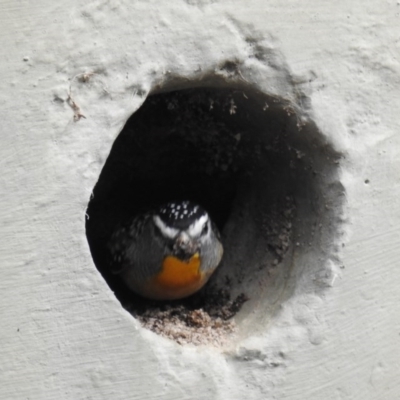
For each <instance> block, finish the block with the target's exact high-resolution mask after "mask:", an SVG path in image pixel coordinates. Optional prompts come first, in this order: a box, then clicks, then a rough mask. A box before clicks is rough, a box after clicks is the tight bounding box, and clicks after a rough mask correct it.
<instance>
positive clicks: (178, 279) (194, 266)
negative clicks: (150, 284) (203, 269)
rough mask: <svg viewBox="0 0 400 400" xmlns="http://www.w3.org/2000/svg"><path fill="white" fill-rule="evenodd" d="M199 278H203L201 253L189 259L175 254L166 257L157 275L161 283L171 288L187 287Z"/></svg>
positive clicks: (158, 281) (157, 279)
mask: <svg viewBox="0 0 400 400" xmlns="http://www.w3.org/2000/svg"><path fill="white" fill-rule="evenodd" d="M199 280H201V273H200V257H199V253H196V254H195V255H193V256H192V258H190V259H189V260H187V261H182V260H180V259H179V258H176V257H173V256H168V257H165V259H164V262H163V265H162V270H161V273H159V274H158V275H157V277H156V281H157V283H158V284H159V285H161V286H164V287H170V288H180V287H185V286H187V285H192V284H193V283H196V282H198V281H199Z"/></svg>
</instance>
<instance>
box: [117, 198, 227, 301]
mask: <svg viewBox="0 0 400 400" xmlns="http://www.w3.org/2000/svg"><path fill="white" fill-rule="evenodd" d="M109 250H110V254H111V269H112V271H114V272H115V273H120V274H121V276H122V278H123V280H124V281H125V283H126V284H127V285H128V287H129V288H130V289H131V290H133V291H135V292H137V293H139V294H143V293H142V291H143V285H144V283H146V282H148V281H149V279H151V278H152V277H154V276H156V275H157V274H158V273H159V272H160V271H161V269H162V264H163V259H164V257H166V256H168V255H173V256H175V257H177V258H180V259H185V256H186V255H185V253H188V254H187V258H190V257H191V256H192V255H193V254H194V253H195V252H198V253H199V254H200V270H201V271H202V272H203V273H205V274H206V278H205V279H206V281H207V279H208V277H209V276H210V275H211V274H212V272H213V271H214V270H215V268H216V267H217V266H218V264H219V263H220V261H221V258H222V254H223V247H222V244H221V241H220V236H219V232H218V229H217V227H216V226H215V225H214V223H213V222H212V221H211V220H210V218H209V216H208V214H207V212H206V211H205V210H204V209H203V208H202V207H200V206H199V205H196V204H194V203H190V202H175V203H173V202H172V203H168V204H167V205H163V206H162V207H160V208H159V209H158V210H156V211H153V212H149V213H145V214H141V215H139V216H136V217H135V218H134V219H133V220H132V221H131V223H129V224H128V225H127V226H125V227H120V228H118V229H117V230H116V231H115V232H114V234H113V235H112V238H111V240H110V242H109Z"/></svg>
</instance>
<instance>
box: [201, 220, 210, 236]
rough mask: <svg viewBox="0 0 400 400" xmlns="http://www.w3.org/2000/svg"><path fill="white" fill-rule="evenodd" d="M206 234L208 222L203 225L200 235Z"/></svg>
mask: <svg viewBox="0 0 400 400" xmlns="http://www.w3.org/2000/svg"><path fill="white" fill-rule="evenodd" d="M207 233H208V222H206V223H205V224H204V225H203V229H202V230H201V235H206V234H207Z"/></svg>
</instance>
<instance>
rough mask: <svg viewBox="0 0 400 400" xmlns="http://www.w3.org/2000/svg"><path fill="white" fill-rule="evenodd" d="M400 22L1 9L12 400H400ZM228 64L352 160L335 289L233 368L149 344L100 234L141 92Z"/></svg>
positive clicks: (309, 7) (49, 5)
mask: <svg viewBox="0 0 400 400" xmlns="http://www.w3.org/2000/svg"><path fill="white" fill-rule="evenodd" d="M399 15H400V3H399V2H396V1H382V0H370V1H367V2H365V1H360V0H356V1H351V2H344V1H339V2H330V3H329V4H328V3H327V2H321V1H317V0H308V1H306V2H304V1H303V2H297V1H286V2H282V1H277V0H271V1H269V2H268V3H267V2H263V1H260V0H248V1H246V2H243V1H238V0H232V1H224V2H222V1H212V0H209V1H207V0H198V1H195V0H193V1H192V0H187V1H169V2H160V1H153V0H149V1H119V2H108V1H100V0H99V1H92V2H89V3H88V4H86V3H85V4H83V3H82V2H78V1H76V0H66V1H64V2H53V1H49V0H39V1H37V2H29V3H28V2H14V1H3V2H2V4H0V27H1V28H0V29H1V35H0V43H1V45H0V54H1V60H2V61H1V63H0V72H1V73H0V76H1V80H0V106H1V107H0V115H1V124H0V127H1V133H0V134H1V147H0V152H1V158H0V162H1V165H2V168H1V172H2V173H1V178H0V188H1V207H0V216H1V232H2V240H1V244H0V251H1V267H2V269H1V279H0V293H1V301H0V313H1V314H0V315H1V322H2V323H1V327H0V338H1V348H0V382H1V384H0V398H1V399H54V398H58V399H60V400H61V399H74V400H75V399H113V400H115V399H128V398H132V399H159V398H162V399H190V400H200V399H238V400H239V399H247V400H250V399H274V398H276V399H307V400H320V399H363V400H365V399H371V400H372V399H385V400H386V399H387V400H391V399H393V400H394V399H398V398H399V397H400V374H399V359H400V312H399V306H398V304H399V302H400V291H399V290H398V288H399V287H400V274H399V273H398V271H397V268H398V265H397V264H398V263H399V262H400V246H399V241H400V231H399V229H398V225H399V222H400V201H399V198H400V179H399V171H400V136H399V134H398V132H399V131H400V113H399V110H400V100H399V99H400V96H399V90H400V53H399V48H400V24H399ZM248 37H251V38H253V39H254V38H257V42H258V43H261V44H263V45H265V46H267V47H269V48H272V49H274V50H275V51H276V53H277V54H279V56H280V58H281V59H280V63H283V65H286V70H285V71H283V72H284V74H283V75H281V73H282V71H281V70H280V69H278V70H277V71H274V70H273V69H271V68H267V67H266V66H264V67H263V64H262V62H260V61H259V60H256V59H254V58H253V57H251V55H252V54H251V51H250V47H249V43H248V42H246V38H248ZM232 59H235V60H237V61H238V62H239V63H241V65H242V67H243V69H242V74H243V75H244V77H245V78H246V80H249V81H251V82H254V83H256V84H257V85H259V86H260V87H262V88H263V89H264V90H268V92H269V93H272V94H276V95H279V96H284V97H289V98H291V96H292V94H291V93H292V91H293V87H292V88H291V87H288V85H287V82H288V79H287V78H288V76H289V77H290V80H292V81H293V82H294V83H295V84H296V85H297V87H299V89H301V90H302V91H304V92H305V93H306V94H307V95H308V96H309V98H310V99H311V110H310V111H309V115H310V117H312V119H313V120H314V121H315V122H316V123H317V125H318V127H319V128H320V129H321V130H322V131H323V132H324V133H325V134H326V135H327V136H328V137H329V140H330V141H331V142H332V143H334V145H335V146H336V148H337V149H338V150H340V151H341V152H343V153H344V154H345V158H344V159H343V161H342V164H341V169H342V175H341V176H342V184H343V185H344V189H345V194H346V200H347V204H346V216H347V220H346V221H345V223H344V225H343V226H342V228H343V237H342V239H341V240H342V241H343V242H344V243H345V247H344V248H343V249H342V250H341V252H340V253H339V254H340V259H338V260H337V265H343V266H344V267H345V268H344V269H340V273H339V274H338V276H337V279H336V280H335V281H334V282H333V283H332V281H330V284H332V287H329V288H327V289H326V290H323V291H313V290H310V291H309V292H308V293H307V294H304V291H302V294H301V296H300V295H296V293H295V294H294V295H293V296H292V298H291V299H290V300H289V301H287V302H286V303H285V304H284V306H283V307H282V310H281V312H280V313H279V315H278V317H277V318H276V319H275V320H274V321H270V323H269V324H268V325H266V326H265V330H264V332H263V333H262V334H259V333H258V334H257V335H254V336H253V337H250V338H248V339H247V340H245V341H243V342H241V343H239V344H237V347H235V348H234V349H229V350H227V351H225V352H223V351H220V350H216V349H212V348H195V347H189V346H187V347H182V346H178V345H176V344H175V343H172V342H169V341H168V340H166V339H162V338H160V337H157V336H156V335H155V334H153V333H151V332H148V331H146V330H144V329H142V328H140V326H139V324H138V323H137V322H136V321H135V320H134V319H133V318H132V317H131V316H130V315H129V314H128V313H127V312H125V311H124V310H123V309H121V307H120V305H119V303H118V302H117V301H116V299H115V298H114V296H113V293H111V291H110V290H109V288H108V286H107V285H106V283H105V282H104V281H103V279H102V278H101V276H100V275H99V273H98V272H97V270H96V268H95V267H94V265H93V263H92V261H91V256H90V252H89V249H88V244H87V241H86V236H85V225H84V215H85V209H86V206H87V202H88V200H89V197H90V193H91V190H92V188H93V186H94V185H95V183H96V180H97V178H98V175H99V173H100V171H101V168H102V166H103V164H104V162H105V160H106V158H107V155H108V153H109V150H110V146H111V145H112V142H113V140H114V139H115V137H116V136H117V135H118V133H119V131H120V130H121V129H122V127H123V125H124V123H125V121H126V119H127V118H128V117H129V115H131V113H132V112H134V111H135V110H136V109H137V108H138V107H139V106H140V104H141V102H142V101H143V100H144V98H145V96H142V97H140V96H139V94H140V92H141V91H144V92H145V93H147V92H148V91H150V90H153V89H155V88H157V87H159V86H160V85H163V84H165V83H168V82H170V81H171V79H173V78H174V77H186V78H188V79H200V78H201V77H202V76H203V74H205V73H210V72H212V71H214V70H216V69H218V66H219V65H221V63H223V62H225V61H227V60H232ZM281 65H282V64H281ZM90 72H94V73H95V75H93V76H91V78H90V79H89V81H88V82H86V83H81V82H79V79H75V80H73V77H74V76H76V75H79V74H83V73H90ZM288 74H289V75H288ZM284 78H285V79H284ZM71 82H72V84H71ZM70 85H71V88H72V97H73V99H74V100H75V102H76V104H77V105H79V107H80V110H81V112H82V113H83V114H84V116H85V117H86V119H84V118H82V119H81V120H80V121H74V119H73V110H72V109H71V107H70V106H69V105H68V103H67V93H68V90H69V87H70ZM366 180H368V181H369V183H365V181H366ZM315 262H316V261H315ZM335 271H336V270H335Z"/></svg>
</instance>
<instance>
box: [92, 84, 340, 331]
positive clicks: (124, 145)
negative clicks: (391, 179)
mask: <svg viewBox="0 0 400 400" xmlns="http://www.w3.org/2000/svg"><path fill="white" fill-rule="evenodd" d="M298 128H299V127H298V120H297V118H296V116H295V115H294V113H293V112H292V110H291V108H290V107H288V105H287V104H286V105H285V104H282V103H281V102H279V101H278V100H276V99H272V98H269V97H268V96H266V95H265V94H262V93H259V92H257V91H255V90H254V89H249V88H247V89H225V88H198V89H186V90H180V91H173V92H167V93H160V94H155V95H153V96H150V97H149V98H148V99H147V100H146V101H145V103H144V104H143V106H142V107H141V108H140V109H139V110H138V111H137V112H136V113H135V114H133V115H132V117H131V118H130V119H129V120H128V122H127V124H126V126H125V127H124V129H123V130H122V132H121V133H120V135H119V136H118V138H117V139H116V141H115V143H114V145H113V147H112V150H111V152H110V155H109V157H108V159H107V162H106V164H105V166H104V168H103V170H102V172H101V175H100V178H99V181H98V183H97V184H96V186H95V188H94V190H93V198H92V199H91V201H90V203H89V206H88V210H87V213H88V215H89V219H88V220H87V222H86V229H87V237H88V242H89V245H90V249H91V252H92V256H93V260H94V262H95V264H96V266H97V268H98V269H99V271H100V272H101V273H102V275H103V277H104V278H105V280H106V281H107V283H108V284H109V286H110V288H111V289H112V290H113V291H114V293H115V295H116V297H117V298H118V299H119V301H120V302H121V304H122V305H123V306H124V307H125V308H126V309H128V310H129V311H130V312H132V314H133V315H135V316H141V315H144V314H145V313H146V312H147V311H148V310H149V309H157V310H158V309H160V310H161V311H162V312H164V311H166V310H171V304H172V307H173V309H172V310H173V311H172V312H173V313H174V312H175V313H180V314H181V315H183V318H184V319H185V321H186V322H187V321H188V319H189V320H190V321H189V322H190V323H191V324H192V325H193V324H194V325H196V323H198V322H199V321H198V319H199V316H198V315H197V316H196V317H195V318H194V320H193V315H192V314H191V313H192V312H196V311H197V310H199V309H203V310H206V312H207V313H208V314H209V316H211V317H213V316H214V317H218V318H222V319H228V318H229V317H232V316H233V315H235V314H236V312H237V311H239V309H240V308H241V306H242V304H243V302H244V300H245V299H246V300H248V301H247V303H246V304H245V305H244V312H242V316H241V317H240V316H239V318H237V320H240V321H242V320H244V319H246V317H249V314H250V312H251V311H252V310H259V311H260V313H259V314H257V315H256V316H255V317H254V318H256V319H258V320H259V321H266V320H268V319H269V318H271V316H272V315H273V314H274V312H275V310H276V309H277V307H278V306H279V304H281V303H282V302H283V301H284V300H285V299H286V298H288V297H290V295H291V293H292V291H293V288H294V285H295V281H293V280H290V279H289V277H290V275H291V272H292V267H293V264H294V262H295V259H296V258H297V259H298V255H297V253H298V249H299V248H300V249H304V248H305V246H306V243H307V246H308V245H309V243H310V241H312V240H314V238H315V224H316V223H317V221H319V222H320V223H321V222H324V221H330V220H333V219H334V218H333V219H332V217H335V215H336V214H335V213H336V211H335V210H337V209H335V208H332V209H331V210H327V209H326V208H324V206H323V204H324V201H325V197H324V196H325V193H324V192H325V189H326V187H327V185H330V182H331V181H335V178H334V176H335V175H336V167H337V165H336V164H335V160H337V157H338V155H337V154H336V153H335V152H334V151H333V150H332V149H331V148H330V146H328V145H327V144H326V143H324V141H323V140H322V138H321V135H320V134H319V132H318V131H317V129H316V128H315V127H314V126H312V125H311V124H309V125H308V126H304V127H303V129H302V131H301V133H300V131H299V129H298ZM327 160H329V161H327ZM332 177H333V178H332ZM338 191H340V189H339V188H336V189H334V192H335V193H333V199H335V198H336V197H337V192H338ZM179 199H188V200H192V201H195V202H198V203H200V204H202V205H203V206H204V207H205V208H206V209H207V210H208V211H209V213H210V215H211V217H212V219H213V220H214V221H215V222H216V224H217V225H218V227H219V228H220V230H221V232H222V236H223V242H224V249H225V254H224V258H223V261H222V264H221V266H220V267H219V268H218V270H217V272H216V273H215V275H214V276H213V277H212V278H211V279H210V282H209V283H208V284H207V285H206V287H205V288H204V289H202V290H201V291H200V292H199V293H197V294H195V295H193V296H191V297H190V298H188V299H184V300H180V301H175V302H169V303H165V302H164V303H161V304H160V302H154V301H149V300H145V299H142V298H140V297H139V296H136V295H135V294H134V293H132V292H131V291H130V290H128V289H127V288H126V286H125V285H124V284H123V283H122V282H121V281H120V279H119V277H118V276H115V275H113V274H111V273H110V272H109V270H108V265H107V259H108V254H107V246H106V244H107V241H108V240H109V238H110V235H111V233H112V232H113V230H114V229H115V228H116V226H117V225H118V224H119V223H121V222H124V221H127V220H129V219H130V218H131V217H132V216H133V215H136V214H137V213H140V212H142V211H144V210H147V209H149V208H152V207H155V206H158V205H160V204H162V203H165V202H167V201H170V200H179ZM324 232H326V234H325V233H324ZM324 232H322V231H321V232H320V236H319V240H320V241H323V240H324V238H325V236H326V238H325V239H326V241H327V242H329V241H330V240H331V237H332V236H331V234H333V233H334V232H333V233H332V232H330V231H329V230H326V231H324ZM324 246H325V248H324V250H323V251H325V252H326V251H327V250H329V249H328V248H329V246H331V244H329V243H328V244H327V243H325V244H324ZM254 318H253V319H252V318H248V319H249V321H254ZM251 329H253V328H251ZM251 329H250V330H251Z"/></svg>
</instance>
